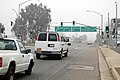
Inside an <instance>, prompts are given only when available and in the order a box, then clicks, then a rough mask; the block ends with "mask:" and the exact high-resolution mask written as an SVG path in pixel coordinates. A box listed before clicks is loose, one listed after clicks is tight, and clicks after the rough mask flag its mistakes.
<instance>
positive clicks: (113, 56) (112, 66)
mask: <svg viewBox="0 0 120 80" xmlns="http://www.w3.org/2000/svg"><path fill="white" fill-rule="evenodd" d="M104 49H105V50H104ZM100 50H101V52H102V55H103V57H104V59H105V61H106V63H107V66H108V68H109V71H110V73H111V74H112V77H113V79H114V80H120V70H118V71H117V69H120V63H119V62H120V61H119V60H120V54H119V53H117V52H115V51H113V50H111V49H110V48H105V47H103V48H102V47H101V48H100Z"/></svg>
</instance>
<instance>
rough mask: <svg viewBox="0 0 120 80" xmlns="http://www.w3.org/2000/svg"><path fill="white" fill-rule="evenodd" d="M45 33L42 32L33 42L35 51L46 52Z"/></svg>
mask: <svg viewBox="0 0 120 80" xmlns="http://www.w3.org/2000/svg"><path fill="white" fill-rule="evenodd" d="M47 45H48V42H47V33H46V32H43V33H40V34H39V35H38V40H37V41H36V42H35V50H36V51H46V50H47Z"/></svg>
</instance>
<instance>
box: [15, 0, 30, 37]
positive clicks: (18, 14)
mask: <svg viewBox="0 0 120 80" xmlns="http://www.w3.org/2000/svg"><path fill="white" fill-rule="evenodd" d="M29 1H31V0H27V1H25V2H23V3H21V4H19V7H18V20H17V26H18V30H19V23H20V22H19V21H20V20H19V19H20V6H21V5H23V4H25V3H27V2H29ZM18 35H20V32H18ZM21 39H22V36H21Z"/></svg>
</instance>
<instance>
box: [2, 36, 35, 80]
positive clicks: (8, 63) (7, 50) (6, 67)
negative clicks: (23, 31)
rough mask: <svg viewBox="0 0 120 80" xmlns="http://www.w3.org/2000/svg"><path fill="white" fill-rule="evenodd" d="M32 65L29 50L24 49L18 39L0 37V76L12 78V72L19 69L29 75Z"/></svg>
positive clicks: (31, 56)
mask: <svg viewBox="0 0 120 80" xmlns="http://www.w3.org/2000/svg"><path fill="white" fill-rule="evenodd" d="M33 65H34V57H33V54H32V53H31V50H30V49H26V48H25V47H24V45H23V44H22V42H21V41H20V40H18V39H9V38H0V78H1V77H2V78H3V79H4V80H13V79H14V74H15V73H17V72H21V71H25V74H27V75H30V74H31V72H32V68H33ZM0 80H1V79H0Z"/></svg>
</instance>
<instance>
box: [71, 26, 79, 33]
mask: <svg viewBox="0 0 120 80" xmlns="http://www.w3.org/2000/svg"><path fill="white" fill-rule="evenodd" d="M72 32H80V26H72Z"/></svg>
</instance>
